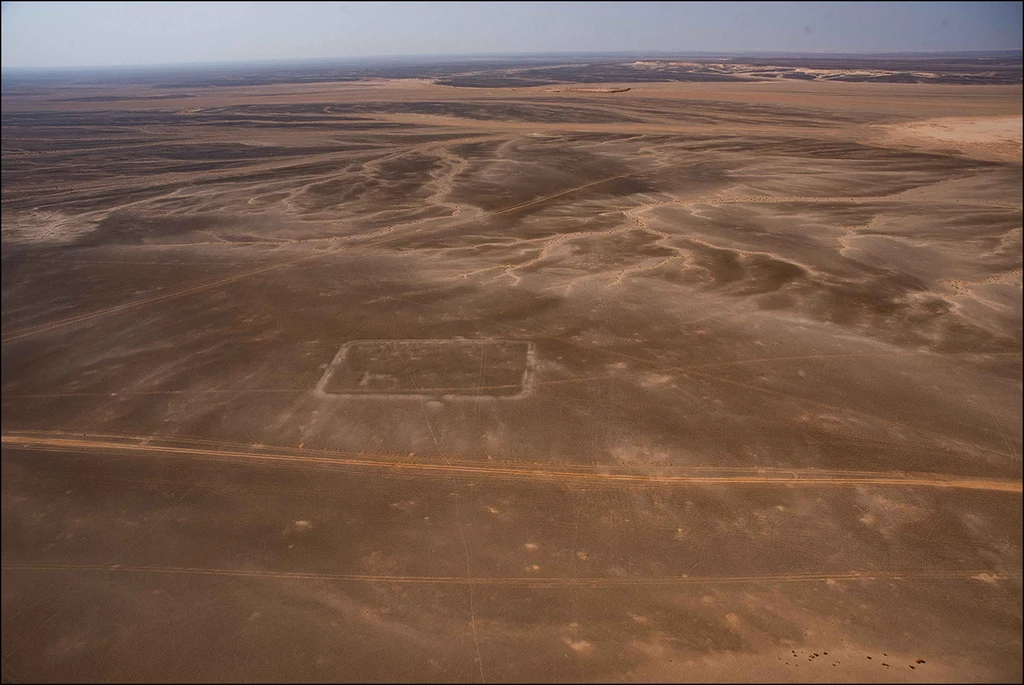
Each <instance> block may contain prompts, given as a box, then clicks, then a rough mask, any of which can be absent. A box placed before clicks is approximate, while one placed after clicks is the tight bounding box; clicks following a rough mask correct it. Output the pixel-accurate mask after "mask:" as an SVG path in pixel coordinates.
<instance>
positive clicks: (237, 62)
mask: <svg viewBox="0 0 1024 685" xmlns="http://www.w3.org/2000/svg"><path fill="white" fill-rule="evenodd" d="M997 53H1011V54H1017V55H1021V56H1022V58H1024V48H1017V47H1013V48H976V49H964V50H837V51H831V50H795V51H794V50H690V51H686V50H647V51H640V50H607V51H602V50H587V51H552V52H473V53H416V54H386V55H348V56H337V57H274V58H267V59H224V60H208V61H202V62H144V63H137V64H85V65H68V64H65V65H19V66H5V65H2V64H0V72H13V71H47V70H49V71H61V70H68V71H79V70H89V69H105V70H107V69H109V70H117V69H152V68H157V69H159V68H181V67H214V66H248V65H251V66H258V65H272V64H289V63H292V64H297V63H307V64H308V63H317V62H319V63H346V62H349V63H351V62H359V63H365V62H372V61H374V60H381V61H388V60H419V61H422V60H429V59H445V60H451V59H501V58H520V59H522V58H531V57H533V58H539V57H549V58H558V57H608V58H614V57H643V56H676V57H686V56H702V57H732V56H743V57H757V56H766V57H776V56H777V57H783V56H786V57H805V56H806V57H823V56H831V57H845V56H850V57H871V56H879V57H881V56H901V55H908V56H923V55H978V54H997Z"/></svg>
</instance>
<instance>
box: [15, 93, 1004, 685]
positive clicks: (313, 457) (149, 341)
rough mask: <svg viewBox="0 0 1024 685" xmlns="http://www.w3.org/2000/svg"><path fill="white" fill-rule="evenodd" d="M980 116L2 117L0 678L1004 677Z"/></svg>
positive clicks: (994, 249) (74, 112)
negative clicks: (0, 648)
mask: <svg viewBox="0 0 1024 685" xmlns="http://www.w3.org/2000/svg"><path fill="white" fill-rule="evenodd" d="M182 78H183V80H184V77H182ZM625 88H628V90H624V89H625ZM612 91H615V92H612ZM619 91H621V92H619ZM1020 115H1021V88H1020V86H996V85H992V86H950V85H938V84H936V85H930V84H908V85H900V84H859V83H828V82H810V83H806V82H797V81H794V82H783V81H781V80H777V81H774V82H757V83H625V84H617V83H608V82H601V83H595V84H577V83H573V84H571V86H567V87H566V88H565V92H561V93H552V92H550V88H549V87H547V86H541V87H537V88H516V89H502V88H455V87H447V86H439V85H434V84H431V83H428V82H425V81H415V80H399V81H390V80H386V79H381V80H375V81H368V82H362V83H341V84H337V83H335V84H325V83H310V84H294V85H288V84H273V85H266V86H244V87H242V86H232V87H208V86H205V85H203V84H202V83H196V84H193V83H189V84H188V85H184V86H181V87H175V88H156V87H150V86H146V85H132V86H81V85H79V86H73V85H69V86H59V87H58V86H53V85H48V86H40V87H38V88H36V89H34V90H25V91H24V92H20V93H15V94H5V96H4V99H3V122H4V136H3V170H4V183H3V196H2V197H3V217H2V218H3V221H2V241H3V271H2V277H3V292H2V295H3V309H2V312H3V313H2V317H3V319H2V322H3V328H2V351H3V356H2V393H3V431H2V450H3V451H2V461H0V465H2V498H3V499H2V503H3V504H2V552H3V581H2V582H3V607H2V609H3V611H2V625H3V679H4V681H5V682H19V681H26V680H28V681H39V680H47V681H81V680H113V681H140V680H143V681H144V680H163V681H196V680H203V681H207V680H212V681H231V682H237V681H243V680H246V681H270V680H289V681H379V680H389V681H445V682H453V681H458V682H466V681H480V682H509V681H514V682H522V681H546V682H551V681H556V682H562V681H572V682H590V681H643V682H650V681H654V682H681V681H696V682H713V681H733V680H736V681H787V682H821V681H829V682H936V681H945V682H958V681H971V682H1006V681H1019V680H1020V679H1021V676H1022V662H1021V646H1022V645H1021V625H1022V616H1021V587H1022V586H1021V568H1022V547H1021V533H1022V530H1021V521H1022V509H1021V506H1022V496H1021V493H1022V468H1021V444H1022V435H1021V399H1022V383H1021V341H1022V337H1021V335H1022V334H1021V330H1022V329H1021V321H1022V301H1021V292H1022V291H1021V165H1020V157H1019V140H1020V138H1019V134H1020V131H1019V127H1020ZM1014 122H1016V123H1014ZM1015 126H1016V129H1015V128H1014V127H1015ZM908 132H909V133H908ZM1014 133H1015V134H1016V136H1017V138H1016V143H1014V142H1013V140H1012V138H1011V139H1009V142H1006V141H1007V140H1008V139H1007V138H1006V136H1010V135H1011V134H1014ZM926 136H930V138H929V137H926ZM1014 144H1016V145H1017V146H1018V147H1017V150H1018V152H1017V153H1016V154H1017V156H1016V157H1013V156H1012V155H1010V154H1009V151H1011V148H1012V146H1013V145H1014ZM996 152H998V154H996Z"/></svg>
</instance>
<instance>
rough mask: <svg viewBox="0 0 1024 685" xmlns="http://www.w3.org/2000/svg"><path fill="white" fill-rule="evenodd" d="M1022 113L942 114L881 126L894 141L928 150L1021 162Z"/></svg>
mask: <svg viewBox="0 0 1024 685" xmlns="http://www.w3.org/2000/svg"><path fill="white" fill-rule="evenodd" d="M1021 127H1022V117H1021V115H1019V114H1017V115H1010V116H982V117H942V118H938V119H925V120H923V121H914V122H910V123H906V124H896V125H892V126H883V127H881V128H883V129H885V133H886V136H887V137H888V138H889V139H890V140H891V141H893V142H897V143H902V144H906V145H913V146H915V147H923V148H931V149H950V148H952V149H954V150H957V151H959V152H961V153H963V154H965V155H967V156H969V157H974V158H977V159H986V160H995V161H1014V162H1020V161H1021Z"/></svg>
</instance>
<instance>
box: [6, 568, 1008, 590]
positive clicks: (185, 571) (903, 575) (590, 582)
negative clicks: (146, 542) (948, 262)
mask: <svg viewBox="0 0 1024 685" xmlns="http://www.w3.org/2000/svg"><path fill="white" fill-rule="evenodd" d="M0 568H2V569H3V570H4V571H8V572H10V571H32V572H45V571H51V572H61V571H63V572H72V573H153V574H166V575H189V576H220V577H229V578H266V579H271V580H323V581H334V582H354V583H391V584H405V585H491V586H513V587H543V588H558V587H591V588H613V587H634V586H641V587H644V586H652V585H729V584H755V585H770V584H772V583H816V582H826V581H833V582H835V581H871V580H896V581H898V580H911V581H913V580H916V581H928V580H975V581H979V582H988V583H991V582H993V581H998V580H1008V579H1019V578H1020V577H1021V574H1020V573H1014V572H1006V571H1001V570H996V569H980V570H979V569H971V570H964V571H925V570H916V569H908V570H902V571H901V570H888V569H878V570H864V571H837V572H834V573H828V572H819V573H780V574H772V575H749V576H691V575H680V576H666V577H643V576H639V577H637V576H631V577H620V576H614V577H609V576H604V577H562V578H559V577H555V578H538V577H516V576H505V577H500V576H486V577H479V576H478V577H466V576H395V575H390V576H388V575H364V574H348V573H318V572H315V571H262V570H252V569H231V568H203V567H196V566H138V565H130V564H17V563H4V564H2V565H0Z"/></svg>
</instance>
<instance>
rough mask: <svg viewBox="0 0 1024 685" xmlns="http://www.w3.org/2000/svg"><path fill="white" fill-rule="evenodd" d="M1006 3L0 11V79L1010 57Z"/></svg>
mask: <svg viewBox="0 0 1024 685" xmlns="http://www.w3.org/2000/svg"><path fill="white" fill-rule="evenodd" d="M1021 7H1022V3H1020V2H977V3H975V2H820V3H819V2H720V3H719V2H708V3H702V2H635V3H625V2H408V3H407V2H315V3H304V2H287V3H285V2H226V3H221V2H166V3H165V2H69V3H63V2H4V3H3V22H2V38H3V41H2V44H0V50H2V54H3V66H4V67H26V66H34V67H38V66H100V65H104V66H106V65H134V64H165V63H190V62H210V61H221V60H264V59H282V58H320V57H327V58H330V57H367V56H377V55H427V54H434V55H437V54H467V53H528V52H563V51H564V52H570V51H581V52H585V51H599V52H604V51H635V52H643V51H680V52H689V51H721V52H724V51H747V50H750V51H770V50H778V51H789V52H795V51H808V52H814V51H832V52H842V51H872V50H875V51H902V50H907V51H914V50H985V49H1002V48H1013V49H1020V48H1021V44H1022V43H1021Z"/></svg>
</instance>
